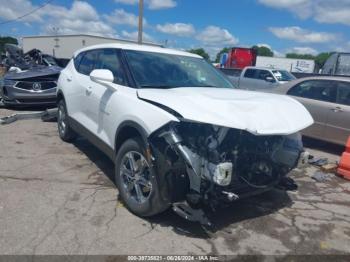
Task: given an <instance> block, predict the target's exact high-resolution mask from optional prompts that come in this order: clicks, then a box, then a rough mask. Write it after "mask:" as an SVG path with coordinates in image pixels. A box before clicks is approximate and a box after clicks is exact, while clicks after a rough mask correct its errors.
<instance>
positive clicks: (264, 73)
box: [223, 66, 296, 91]
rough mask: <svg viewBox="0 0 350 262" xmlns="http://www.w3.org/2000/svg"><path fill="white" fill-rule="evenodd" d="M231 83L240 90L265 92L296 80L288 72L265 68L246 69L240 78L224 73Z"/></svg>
mask: <svg viewBox="0 0 350 262" xmlns="http://www.w3.org/2000/svg"><path fill="white" fill-rule="evenodd" d="M223 72H224V73H225V74H226V75H227V76H228V78H229V79H230V81H231V82H232V83H233V84H234V85H235V87H237V88H239V89H247V90H256V91H263V90H266V89H271V88H275V87H278V86H282V85H283V84H285V83H288V82H289V81H292V80H295V79H296V78H295V77H294V76H293V75H292V74H291V73H289V72H288V71H286V70H283V69H272V68H265V67H253V66H248V67H245V68H244V69H243V70H242V72H241V74H240V75H239V76H234V75H230V72H229V71H228V70H225V71H223Z"/></svg>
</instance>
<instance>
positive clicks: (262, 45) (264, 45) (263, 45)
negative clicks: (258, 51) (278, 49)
mask: <svg viewBox="0 0 350 262" xmlns="http://www.w3.org/2000/svg"><path fill="white" fill-rule="evenodd" d="M257 46H258V47H267V48H269V49H271V50H272V48H271V46H270V45H269V44H257Z"/></svg>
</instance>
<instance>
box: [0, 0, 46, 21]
mask: <svg viewBox="0 0 350 262" xmlns="http://www.w3.org/2000/svg"><path fill="white" fill-rule="evenodd" d="M52 1H53V0H49V1H47V2H46V3H44V4H42V5H40V6H38V7H37V8H35V9H33V10H32V11H30V12H29V13H26V14H24V15H21V16H19V17H17V18H14V19H10V20H6V21H3V22H0V25H4V24H8V23H12V22H16V21H18V20H21V19H22V18H24V17H26V16H29V15H31V14H33V13H35V12H36V11H38V10H39V9H41V8H43V7H45V6H47V5H48V4H49V3H51V2H52Z"/></svg>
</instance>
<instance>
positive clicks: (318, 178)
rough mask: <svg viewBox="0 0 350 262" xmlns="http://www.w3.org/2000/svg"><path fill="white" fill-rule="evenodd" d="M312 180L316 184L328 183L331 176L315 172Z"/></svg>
mask: <svg viewBox="0 0 350 262" xmlns="http://www.w3.org/2000/svg"><path fill="white" fill-rule="evenodd" d="M311 178H312V179H314V180H316V181H317V182H325V181H330V180H331V178H332V176H331V174H330V173H324V172H322V171H316V172H315V173H314V174H313V175H312V176H311Z"/></svg>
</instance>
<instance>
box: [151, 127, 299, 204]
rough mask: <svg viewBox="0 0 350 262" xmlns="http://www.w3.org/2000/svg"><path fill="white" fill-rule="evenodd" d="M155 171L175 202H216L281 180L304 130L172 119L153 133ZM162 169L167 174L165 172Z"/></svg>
mask: <svg viewBox="0 0 350 262" xmlns="http://www.w3.org/2000/svg"><path fill="white" fill-rule="evenodd" d="M150 144H151V147H152V150H153V152H154V153H155V154H156V159H158V160H160V161H157V164H156V165H157V169H158V170H157V171H158V173H159V174H162V176H164V177H163V179H162V180H163V181H161V182H162V184H163V186H164V185H165V186H166V188H167V190H169V192H171V194H170V196H167V198H169V199H168V200H169V201H170V202H171V203H175V202H181V201H187V203H188V204H189V206H191V207H195V208H196V207H200V206H202V205H206V206H212V207H215V206H217V205H220V204H223V203H225V202H231V201H233V200H237V199H239V198H242V197H245V196H249V195H252V194H257V193H259V192H263V191H266V190H269V189H272V188H273V187H274V186H277V185H278V184H279V183H280V182H281V181H283V179H285V177H286V175H287V174H288V173H289V171H291V170H292V169H293V168H294V167H296V165H297V163H298V160H299V157H300V154H301V152H302V150H303V147H302V142H301V136H300V135H299V134H298V133H297V134H293V135H288V136H281V135H273V136H256V135H253V134H251V133H249V132H247V131H243V130H238V129H232V128H227V127H218V126H214V125H211V124H201V123H194V122H184V121H182V122H180V123H175V122H172V123H170V124H168V125H166V126H165V127H163V128H161V129H160V130H158V131H157V132H155V133H154V134H152V135H151V137H150ZM163 174H164V175H163Z"/></svg>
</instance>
